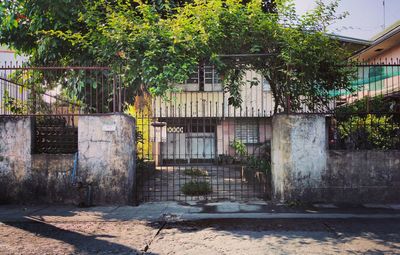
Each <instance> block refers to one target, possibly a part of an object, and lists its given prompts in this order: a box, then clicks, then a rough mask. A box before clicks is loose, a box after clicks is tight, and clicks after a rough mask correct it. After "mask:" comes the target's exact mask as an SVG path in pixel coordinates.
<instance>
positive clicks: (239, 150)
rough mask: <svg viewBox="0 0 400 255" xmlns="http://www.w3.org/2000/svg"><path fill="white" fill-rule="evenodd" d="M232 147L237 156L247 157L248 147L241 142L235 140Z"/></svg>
mask: <svg viewBox="0 0 400 255" xmlns="http://www.w3.org/2000/svg"><path fill="white" fill-rule="evenodd" d="M231 147H232V148H233V149H234V150H235V152H236V154H238V155H239V156H240V157H243V156H244V155H246V145H245V144H244V143H243V142H242V141H240V140H236V139H235V140H233V141H232V143H231Z"/></svg>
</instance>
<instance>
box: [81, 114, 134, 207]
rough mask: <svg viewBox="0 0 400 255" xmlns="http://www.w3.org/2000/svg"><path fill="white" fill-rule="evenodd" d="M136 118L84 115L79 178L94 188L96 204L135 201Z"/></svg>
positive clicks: (122, 115)
mask: <svg viewBox="0 0 400 255" xmlns="http://www.w3.org/2000/svg"><path fill="white" fill-rule="evenodd" d="M135 150H136V145H135V119H133V118H132V117H130V116H128V115H125V114H109V115H101V116H81V117H79V123H78V151H79V157H78V176H79V178H81V179H82V180H81V181H82V183H83V184H84V185H89V184H90V187H91V193H92V198H93V203H95V204H107V203H112V204H126V203H131V202H133V199H134V181H135V174H136V172H135V165H136V162H135V161H136V152H135Z"/></svg>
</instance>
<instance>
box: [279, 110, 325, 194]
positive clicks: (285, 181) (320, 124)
mask: <svg viewBox="0 0 400 255" xmlns="http://www.w3.org/2000/svg"><path fill="white" fill-rule="evenodd" d="M271 153H272V155H271V157H272V172H271V173H272V193H273V199H274V200H277V201H282V202H285V201H294V200H301V201H316V200H318V199H319V197H320V192H319V188H320V187H321V186H322V180H321V175H322V173H323V172H324V171H325V170H326V165H327V132H326V124H325V116H323V115H306V114H296V115H286V114H278V115H275V116H274V117H273V119H272V152H271Z"/></svg>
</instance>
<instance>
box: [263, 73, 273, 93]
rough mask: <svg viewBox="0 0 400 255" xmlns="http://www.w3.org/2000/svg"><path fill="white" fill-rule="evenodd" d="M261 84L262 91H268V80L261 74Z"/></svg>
mask: <svg viewBox="0 0 400 255" xmlns="http://www.w3.org/2000/svg"><path fill="white" fill-rule="evenodd" d="M262 86H263V91H264V92H270V91H271V85H270V84H269V82H268V80H267V79H265V77H264V76H262Z"/></svg>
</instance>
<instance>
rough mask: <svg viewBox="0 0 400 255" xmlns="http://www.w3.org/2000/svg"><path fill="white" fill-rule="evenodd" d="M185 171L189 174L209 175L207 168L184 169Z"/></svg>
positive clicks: (195, 175) (197, 175)
mask: <svg viewBox="0 0 400 255" xmlns="http://www.w3.org/2000/svg"><path fill="white" fill-rule="evenodd" d="M183 173H184V174H186V175H188V176H194V177H201V176H207V175H208V172H207V171H206V170H203V169H198V168H190V169H185V171H183Z"/></svg>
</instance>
